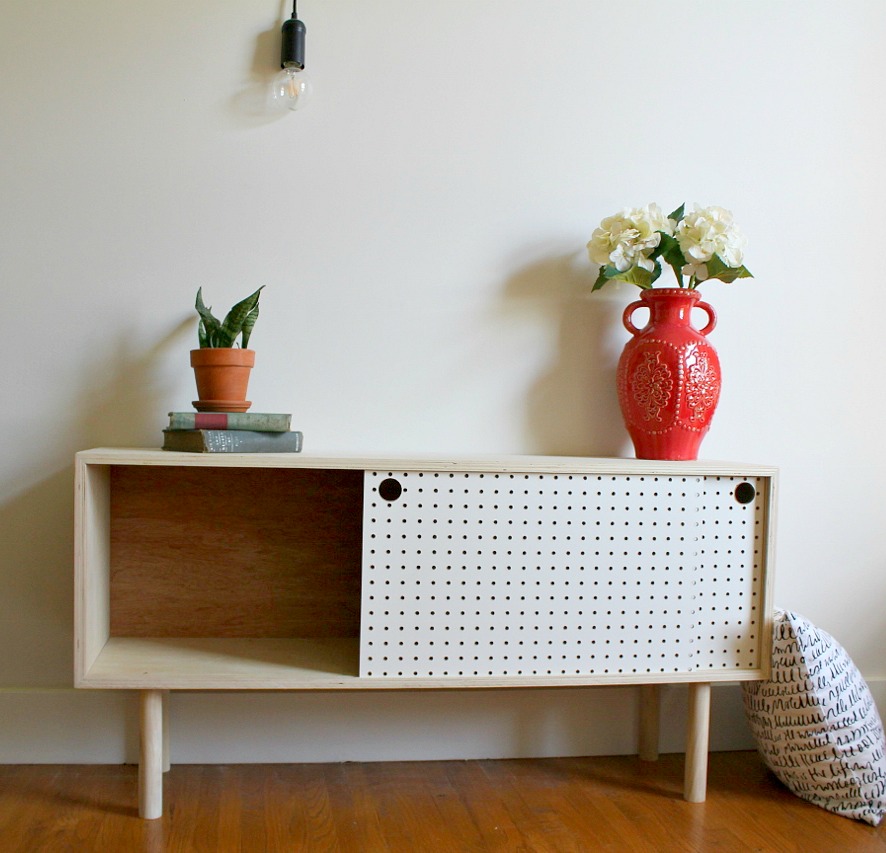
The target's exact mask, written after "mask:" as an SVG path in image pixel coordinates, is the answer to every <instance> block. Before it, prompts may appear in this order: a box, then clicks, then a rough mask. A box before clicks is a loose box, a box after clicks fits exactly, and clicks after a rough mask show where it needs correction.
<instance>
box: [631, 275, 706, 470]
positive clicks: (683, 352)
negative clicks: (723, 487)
mask: <svg viewBox="0 0 886 853" xmlns="http://www.w3.org/2000/svg"><path fill="white" fill-rule="evenodd" d="M700 299H701V294H699V293H698V292H697V291H695V290H685V289H681V288H653V289H651V290H644V291H643V292H642V294H641V296H640V299H639V300H638V301H637V302H632V303H631V304H630V305H628V307H627V308H625V311H624V315H623V318H622V320H623V322H624V326H625V328H626V329H627V330H628V331H629V332H630V333H631V335H632V336H633V337H632V338H631V340H630V341H628V343H627V345H626V346H625V348H624V352H622V355H621V359H620V360H619V363H618V400H619V403H620V405H621V411H622V415H623V416H624V421H625V426H627V429H628V432H629V433H630V436H631V440H632V441H633V442H634V450H635V452H636V455H637V458H638V459H675V460H676V459H697V458H698V449H699V446H700V445H701V440H702V439H703V438H704V436H705V434H706V433H707V431H708V429H709V427H710V425H711V419H712V418H713V416H714V410H715V409H716V406H717V401H718V400H719V399H720V385H721V375H720V360H719V359H718V358H717V352H716V350H715V349H714V348H713V347H712V346H711V345H710V343H708V340H707V335H708V334H709V333H710V332H711V331H712V330H713V328H714V326H715V325H716V323H717V315H716V314H715V313H714V309H713V308H711V306H710V305H708V304H707V303H706V302H701V301H700ZM638 308H648V309H649V321H648V322H647V324H646V325H645V326H644V327H643V328H642V329H638V328H637V327H636V326H635V325H634V323H633V322H632V317H633V315H634V312H635V311H636V310H637V309H638ZM693 308H700V309H702V310H703V311H705V312H706V313H707V315H708V323H707V325H706V326H705V327H704V328H702V329H695V328H693V326H692V322H691V314H692V309H693Z"/></svg>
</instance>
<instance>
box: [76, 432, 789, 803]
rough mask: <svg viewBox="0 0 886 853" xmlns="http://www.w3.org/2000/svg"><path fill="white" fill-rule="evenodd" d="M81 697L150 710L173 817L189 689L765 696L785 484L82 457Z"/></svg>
mask: <svg viewBox="0 0 886 853" xmlns="http://www.w3.org/2000/svg"><path fill="white" fill-rule="evenodd" d="M75 479H76V554H75V562H76V567H75V584H76V592H75V607H76V613H75V684H76V686H77V687H81V688H101V689H123V690H136V691H140V696H141V700H140V708H141V722H140V731H141V758H140V776H139V810H140V814H141V815H142V816H143V817H145V818H155V817H158V816H160V814H161V813H162V773H163V769H164V763H165V761H166V760H167V759H166V758H165V757H164V749H163V743H164V714H163V710H164V702H165V697H166V693H167V691H170V690H316V689H322V690H392V689H435V688H448V689H453V688H469V687H483V688H491V687H553V686H594V685H605V684H632V685H637V686H638V687H639V688H641V689H640V691H639V695H640V709H641V713H640V723H641V732H640V754H641V756H643V757H645V758H654V757H655V756H656V754H657V748H658V724H657V714H658V711H657V689H656V688H657V685H660V684H672V683H678V682H679V683H685V684H687V685H688V688H689V695H690V702H689V722H688V730H687V732H688V735H687V758H686V788H685V796H686V798H687V799H689V800H691V801H701V800H703V799H704V796H705V786H706V766H707V743H708V725H709V709H710V686H711V683H712V682H715V681H740V680H747V679H759V678H764V677H766V675H767V674H768V671H769V661H770V642H771V612H772V607H771V589H772V576H773V572H772V565H771V561H772V557H771V555H772V550H773V531H774V518H773V508H774V505H775V489H776V470H775V469H774V468H771V467H767V466H760V465H745V464H733V463H715V462H654V461H642V460H634V459H590V458H565V457H547V456H537V457H530V456H520V457H498V458H479V459H434V458H430V459H415V458H411V459H406V458H390V457H388V458H383V459H374V458H345V457H312V456H308V455H303V454H189V453H171V452H164V451H160V450H141V449H101V448H99V449H95V450H88V451H83V452H81V453H78V454H77V459H76V478H75Z"/></svg>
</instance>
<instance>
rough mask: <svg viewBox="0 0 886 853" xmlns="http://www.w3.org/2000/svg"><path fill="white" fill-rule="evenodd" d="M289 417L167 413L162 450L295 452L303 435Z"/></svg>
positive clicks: (259, 413) (225, 413) (241, 413)
mask: <svg viewBox="0 0 886 853" xmlns="http://www.w3.org/2000/svg"><path fill="white" fill-rule="evenodd" d="M291 422H292V416H291V415H283V414H274V413H268V412H170V413H169V426H168V427H167V428H166V429H164V430H163V449H164V450H177V451H183V452H185V453H299V452H300V451H301V447H302V441H303V438H304V436H303V435H302V433H301V432H300V431H298V430H293V429H290V425H291Z"/></svg>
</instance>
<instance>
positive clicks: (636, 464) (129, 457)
mask: <svg viewBox="0 0 886 853" xmlns="http://www.w3.org/2000/svg"><path fill="white" fill-rule="evenodd" d="M77 460H78V463H81V464H86V465H164V466H176V467H181V466H194V467H201V466H203V467H223V468H330V469H355V470H370V471H377V470H389V471H446V472H470V471H479V472H494V473H525V474H532V473H551V474H560V473H562V474H610V473H611V474H636V475H643V474H650V475H656V474H661V475H666V476H675V475H676V476H696V475H707V476H711V475H724V476H730V475H738V476H773V475H775V473H776V472H777V469H776V468H775V467H773V466H771V465H757V464H752V463H745V462H721V461H711V460H695V461H691V462H672V461H664V460H653V459H627V458H619V457H606V458H598V457H589V456H521V455H508V456H505V455H477V456H441V455H434V454H429V455H421V456H416V455H410V456H405V455H404V456H397V455H385V456H367V455H361V456H357V455H354V456H349V455H314V454H309V453H177V452H173V451H169V450H159V449H155V448H123V447H97V448H93V449H91V450H82V451H80V452H79V453H77Z"/></svg>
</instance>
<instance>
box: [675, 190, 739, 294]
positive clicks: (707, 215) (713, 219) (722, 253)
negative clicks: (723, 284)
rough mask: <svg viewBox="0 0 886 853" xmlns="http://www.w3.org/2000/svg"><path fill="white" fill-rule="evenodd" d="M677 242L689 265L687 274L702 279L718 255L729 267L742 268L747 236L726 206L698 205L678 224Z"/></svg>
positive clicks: (685, 269)
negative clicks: (708, 266)
mask: <svg viewBox="0 0 886 853" xmlns="http://www.w3.org/2000/svg"><path fill="white" fill-rule="evenodd" d="M676 237H677V242H678V243H679V244H680V250H681V251H682V252H683V257H685V258H686V261H687V263H686V266H685V267H683V270H682V272H683V275H694V276H695V278H696V279H697V280H698V281H704V280H705V279H706V278H707V277H708V270H707V266H706V264H707V262H708V261H709V260H710V259H711V258H712V257H714V255H717V256H718V257H719V258H720V260H722V261H723V263H724V264H726V266H728V267H740V266H741V264H742V259H743V258H744V250H745V246H746V245H747V238H746V237H745V236H744V234H742V233H741V231H740V230H739V229H738V226H737V225H736V224H735V222H734V221H733V219H732V213H731V212H730V211H728V210H726V209H725V208H722V207H716V206H714V207H703V208H702V207H699V206H698V205H696V206H695V210H694V211H693V212H692V213H687V214H686V216H685V217H684V218H683V220H682V221H681V222H680V224H679V225H678V226H677V233H676Z"/></svg>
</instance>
